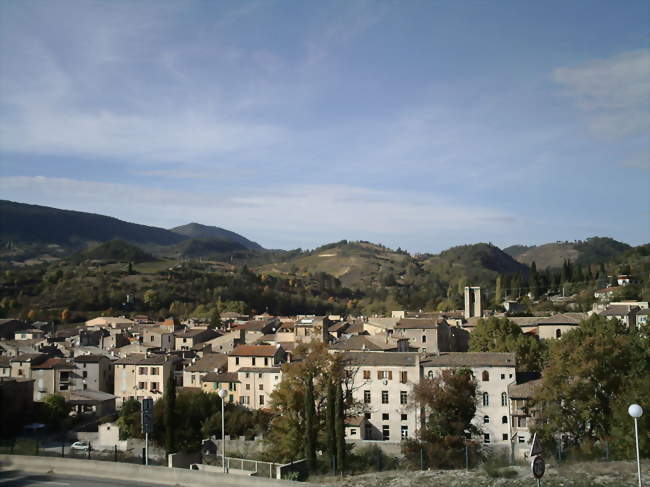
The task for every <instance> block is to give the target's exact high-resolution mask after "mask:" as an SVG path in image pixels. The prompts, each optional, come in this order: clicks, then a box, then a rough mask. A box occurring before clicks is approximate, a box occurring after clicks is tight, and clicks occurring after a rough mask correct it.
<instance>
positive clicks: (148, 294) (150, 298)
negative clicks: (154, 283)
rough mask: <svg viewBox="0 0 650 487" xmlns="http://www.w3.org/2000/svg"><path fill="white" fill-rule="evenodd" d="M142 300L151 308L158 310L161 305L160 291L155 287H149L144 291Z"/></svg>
mask: <svg viewBox="0 0 650 487" xmlns="http://www.w3.org/2000/svg"><path fill="white" fill-rule="evenodd" d="M142 301H143V302H144V304H146V305H147V306H148V307H149V309H150V310H157V309H158V308H159V307H160V297H159V296H158V292H157V291H156V290H154V289H147V290H146V291H145V292H144V296H143V297H142Z"/></svg>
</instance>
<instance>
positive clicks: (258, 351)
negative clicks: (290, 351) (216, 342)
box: [229, 345, 280, 357]
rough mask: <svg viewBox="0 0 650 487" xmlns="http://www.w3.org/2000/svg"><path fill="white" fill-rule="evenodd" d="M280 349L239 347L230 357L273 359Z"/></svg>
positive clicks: (271, 346) (274, 347)
mask: <svg viewBox="0 0 650 487" xmlns="http://www.w3.org/2000/svg"><path fill="white" fill-rule="evenodd" d="M279 349H280V347H277V346H276V345H238V346H236V347H235V348H234V350H233V351H232V352H230V354H229V355H231V356H240V357H273V356H275V354H276V352H277V351H278V350H279Z"/></svg>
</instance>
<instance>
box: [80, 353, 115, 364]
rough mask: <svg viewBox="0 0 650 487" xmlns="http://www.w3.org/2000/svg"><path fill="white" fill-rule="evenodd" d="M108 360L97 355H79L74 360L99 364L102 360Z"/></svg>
mask: <svg viewBox="0 0 650 487" xmlns="http://www.w3.org/2000/svg"><path fill="white" fill-rule="evenodd" d="M103 358H107V357H106V356H104V355H97V354H89V355H77V356H76V357H75V358H74V359H73V360H74V361H75V362H81V363H84V362H86V363H95V362H99V361H100V360H101V359H103Z"/></svg>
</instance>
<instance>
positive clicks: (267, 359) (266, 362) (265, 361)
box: [264, 357, 269, 365]
mask: <svg viewBox="0 0 650 487" xmlns="http://www.w3.org/2000/svg"><path fill="white" fill-rule="evenodd" d="M264 365H269V358H268V357H264Z"/></svg>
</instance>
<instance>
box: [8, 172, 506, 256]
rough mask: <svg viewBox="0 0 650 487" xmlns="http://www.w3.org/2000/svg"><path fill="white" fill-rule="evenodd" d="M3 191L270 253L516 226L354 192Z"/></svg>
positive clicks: (92, 185)
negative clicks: (255, 243) (240, 236)
mask: <svg viewBox="0 0 650 487" xmlns="http://www.w3.org/2000/svg"><path fill="white" fill-rule="evenodd" d="M0 190H1V191H2V194H3V198H6V199H12V200H15V201H21V202H29V203H33V204H41V205H46V206H54V207H58V208H67V209H76V210H81V211H90V212H96V213H101V214H106V215H110V216H115V217H117V218H122V219H125V220H127V221H134V222H138V223H143V224H149V225H157V226H163V227H172V226H175V225H179V224H183V223H187V222H188V221H199V222H201V223H204V224H207V225H218V226H222V227H226V228H230V229H233V230H235V231H240V232H242V233H245V234H246V235H248V236H249V237H250V238H254V239H258V240H260V243H262V244H263V245H266V246H277V245H278V244H277V243H276V242H283V243H284V244H285V246H287V247H299V246H300V247H306V246H309V245H313V244H319V243H323V242H326V241H330V240H332V236H341V238H352V239H377V240H380V241H384V242H385V241H387V240H389V241H394V242H399V241H400V240H404V239H405V238H404V237H405V236H409V237H412V235H413V232H414V231H416V232H417V230H418V229H422V231H423V232H426V233H430V232H432V231H434V232H436V233H441V234H444V233H448V232H458V231H465V230H467V229H469V228H472V229H473V230H475V231H480V229H481V228H483V227H490V228H494V227H495V226H500V227H501V228H507V227H509V226H510V225H512V224H513V223H515V222H516V221H517V219H516V217H515V216H514V215H511V214H508V213H505V212H502V211H499V210H496V209H491V208H486V207H475V206H471V205H466V204H463V203H462V202H460V201H448V200H445V199H443V198H434V197H431V196H430V195H426V194H420V193H415V192H411V191H397V190H396V191H378V190H373V189H368V188H363V187H357V186H347V185H327V184H312V185H286V186H277V187H273V188H259V189H255V190H246V191H240V192H233V193H225V194H224V193H220V194H209V193H200V192H192V191H187V192H183V191H175V190H162V189H155V188H153V189H152V188H148V187H143V186H138V185H127V184H114V183H103V182H95V181H79V180H74V179H69V178H49V177H42V176H36V177H4V178H0ZM125 201H128V202H129V204H128V205H125V204H124V202H125ZM420 245H422V246H426V242H421V243H420Z"/></svg>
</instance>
